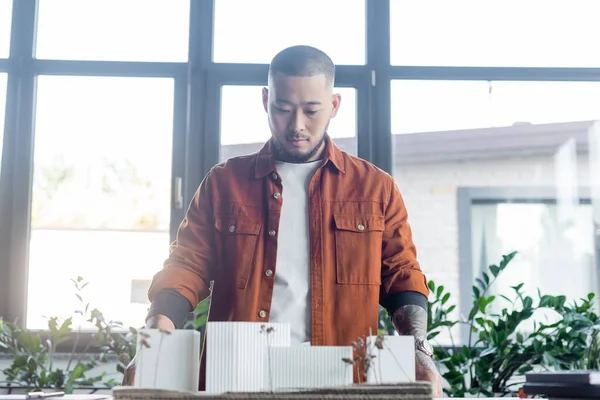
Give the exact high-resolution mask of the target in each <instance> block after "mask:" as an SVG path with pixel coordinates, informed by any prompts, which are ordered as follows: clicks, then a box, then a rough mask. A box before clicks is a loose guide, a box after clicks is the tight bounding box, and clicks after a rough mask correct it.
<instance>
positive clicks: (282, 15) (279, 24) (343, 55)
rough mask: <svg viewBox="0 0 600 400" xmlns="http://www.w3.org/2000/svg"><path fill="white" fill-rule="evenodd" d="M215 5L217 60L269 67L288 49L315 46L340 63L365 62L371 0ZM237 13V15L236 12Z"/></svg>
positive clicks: (230, 0) (241, 0) (222, 1)
mask: <svg viewBox="0 0 600 400" xmlns="http://www.w3.org/2000/svg"><path fill="white" fill-rule="evenodd" d="M341 7H342V5H341V3H340V2H339V1H336V0H305V1H303V2H302V3H299V2H295V1H292V0H254V1H247V0H219V1H215V20H214V21H215V26H214V53H213V60H214V61H215V62H229V63H258V64H268V63H270V62H271V59H272V58H273V56H275V54H277V52H279V51H280V50H283V49H284V48H286V47H288V46H293V45H299V44H303V45H310V46H314V47H318V48H319V49H321V50H323V51H324V52H326V53H327V54H328V55H329V56H330V57H331V58H332V59H333V62H334V63H335V64H337V65H341V64H364V63H365V0H345V1H344V2H343V10H342V9H341ZM233 10H235V12H233Z"/></svg>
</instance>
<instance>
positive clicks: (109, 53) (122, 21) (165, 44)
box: [36, 0, 190, 62]
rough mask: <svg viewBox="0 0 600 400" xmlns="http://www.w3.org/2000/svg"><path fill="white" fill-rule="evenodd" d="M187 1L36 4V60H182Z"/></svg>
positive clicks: (54, 0)
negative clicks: (37, 7)
mask: <svg viewBox="0 0 600 400" xmlns="http://www.w3.org/2000/svg"><path fill="white" fill-rule="evenodd" d="M189 13H190V2H189V0H127V1H119V0H88V1H80V0H58V1H57V0H40V2H39V14H38V15H39V17H38V30H37V32H38V33H37V53H36V55H37V57H38V58H43V59H58V60H68V59H72V60H107V61H171V62H175V61H187V59H188V56H187V54H188V35H189V32H188V27H189Z"/></svg>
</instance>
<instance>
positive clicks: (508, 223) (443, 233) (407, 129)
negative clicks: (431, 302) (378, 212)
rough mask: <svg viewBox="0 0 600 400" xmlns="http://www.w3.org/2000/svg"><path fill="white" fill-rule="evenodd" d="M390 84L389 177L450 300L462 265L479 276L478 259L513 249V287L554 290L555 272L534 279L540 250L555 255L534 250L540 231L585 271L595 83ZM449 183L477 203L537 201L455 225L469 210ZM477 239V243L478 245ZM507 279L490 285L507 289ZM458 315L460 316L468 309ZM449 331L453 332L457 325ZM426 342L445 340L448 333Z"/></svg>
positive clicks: (423, 257)
mask: <svg viewBox="0 0 600 400" xmlns="http://www.w3.org/2000/svg"><path fill="white" fill-rule="evenodd" d="M391 90H392V95H391V109H392V121H391V122H392V131H393V136H392V139H393V154H394V157H393V158H394V164H393V176H394V178H395V179H396V181H397V182H398V185H399V187H400V190H401V191H402V193H403V196H404V199H405V202H406V206H407V209H408V213H409V221H410V222H411V226H412V228H413V232H414V240H415V244H416V246H417V251H418V254H419V259H420V262H421V264H422V266H423V269H424V270H425V272H426V274H427V276H428V277H429V278H430V279H431V280H433V281H434V282H435V283H443V285H444V286H445V287H446V289H448V290H449V291H450V293H451V296H452V302H453V304H457V305H460V302H461V298H463V299H465V298H467V299H470V296H471V295H472V294H471V293H470V292H466V293H465V292H460V282H461V274H464V273H469V274H470V273H471V272H470V271H471V270H472V271H473V273H474V274H475V276H477V275H478V274H479V271H481V266H482V265H485V264H487V263H490V264H496V263H498V262H499V261H500V257H501V255H502V254H506V253H508V252H512V251H518V252H519V254H518V255H517V257H516V258H515V260H514V263H513V264H512V265H510V267H509V270H510V271H511V272H507V274H506V275H505V276H506V279H507V280H508V281H510V284H511V285H512V284H514V283H515V282H513V281H511V279H513V278H515V279H518V278H519V277H520V279H523V280H526V288H527V290H528V294H529V295H531V296H532V297H533V298H537V286H539V288H540V290H542V291H543V292H546V293H554V294H556V293H555V292H553V291H555V290H558V288H560V282H559V281H558V280H557V279H558V278H557V277H558V276H559V275H556V274H546V276H545V277H544V279H543V280H538V281H536V280H534V278H532V277H537V276H539V275H541V274H544V271H545V269H546V268H547V267H548V262H547V261H546V257H551V254H554V253H552V252H548V251H546V250H544V249H546V248H547V247H549V246H551V244H550V243H551V242H550V240H554V245H555V246H556V248H560V249H561V251H562V252H564V254H563V255H561V257H560V260H563V258H564V257H570V259H571V260H572V262H570V263H567V264H568V265H569V266H570V268H571V266H572V267H573V268H575V269H576V270H577V271H576V272H575V274H577V278H576V279H577V280H578V281H577V282H579V280H584V279H589V278H585V277H587V276H588V275H589V274H590V264H589V263H590V262H592V261H591V260H592V259H591V258H590V259H588V258H589V257H590V255H591V256H593V255H594V253H595V251H594V250H593V246H592V245H591V243H592V239H593V236H592V233H593V229H592V228H591V225H590V224H591V207H590V206H589V205H587V203H589V201H590V198H589V194H585V193H588V192H589V191H588V192H586V190H587V189H589V188H590V187H591V186H593V184H594V182H598V181H599V180H598V179H600V175H598V172H600V169H598V168H596V171H597V172H595V173H593V172H592V159H591V158H592V157H591V156H590V155H589V151H588V149H589V148H590V146H589V142H590V140H591V137H592V136H591V135H592V134H591V132H592V131H593V127H594V121H595V120H599V119H600V108H598V104H600V82H511V81H492V82H486V81H412V80H411V81H393V82H392V86H391ZM579 188H582V189H581V191H580V190H579ZM459 189H469V190H471V193H475V192H477V193H487V194H488V197H486V198H483V199H481V201H482V202H485V203H486V206H487V205H488V204H489V203H490V201H491V200H493V201H494V202H496V203H515V202H517V203H518V202H520V201H521V200H520V197H519V196H524V195H525V194H527V193H529V196H530V197H531V196H533V197H535V199H534V200H535V201H537V202H538V203H536V204H533V205H527V204H525V205H522V206H521V205H518V204H501V205H494V206H492V205H489V207H490V208H491V209H492V211H493V214H490V215H491V217H489V218H488V217H486V218H484V219H481V223H480V224H479V225H478V226H476V227H470V226H465V218H468V217H465V216H464V215H463V214H459V209H461V210H462V209H463V208H460V207H457V201H458V200H459V194H460V193H463V192H462V191H461V192H459ZM524 193H525V194H524ZM536 196H537V197H536ZM490 199H491V200H490ZM542 200H544V201H545V202H546V203H553V204H554V205H548V204H542ZM521 202H522V201H521ZM581 202H584V203H586V204H584V205H580V203H581ZM473 207H474V208H473V210H475V206H473ZM477 207H483V205H481V206H480V205H479V204H477ZM471 217H472V218H475V216H474V215H473V216H471ZM517 222H518V224H517ZM466 233H468V235H467V234H466ZM469 237H471V238H473V240H474V242H473V243H471V242H468V243H467V245H468V246H469V247H468V248H469V249H471V250H472V251H473V252H474V253H473V257H472V265H464V263H463V261H461V258H460V257H459V248H461V246H465V242H464V241H465V240H469ZM475 237H478V238H479V239H477V240H475ZM565 237H566V238H567V239H568V240H567V239H565ZM481 243H486V244H487V245H486V247H485V250H481V248H482V247H481V246H482V244H481ZM557 243H560V246H559V245H558V244H557ZM492 244H494V245H492ZM475 252H479V253H478V254H475ZM481 252H483V253H484V255H485V257H483V258H484V261H482V257H481ZM597 256H598V255H597ZM563 265H564V264H563ZM507 271H508V270H507ZM536 279H537V278H536ZM508 281H507V282H508ZM587 282H588V283H590V284H597V283H598V282H599V281H598V279H596V280H594V281H591V280H588V281H587ZM503 285H504V284H503ZM506 285H508V283H507V284H506ZM506 285H504V286H502V288H499V289H498V290H499V291H500V292H499V294H502V295H507V296H508V295H511V293H505V292H506ZM536 285H537V286H536ZM534 287H535V290H533V288H534ZM588 289H589V287H588V286H583V285H579V284H573V285H571V286H570V289H569V290H567V289H565V290H563V293H562V294H564V295H567V296H583V295H586V294H587V291H588ZM598 289H599V288H598V287H596V288H595V290H598ZM465 296H466V297H465ZM456 312H457V313H459V312H462V313H463V314H464V315H468V312H469V310H460V308H459V307H458V308H457V311H456ZM457 315H458V314H456V316H457ZM453 333H454V338H455V339H457V338H460V337H461V336H460V334H459V328H456V331H454V332H453ZM436 339H437V340H438V342H440V343H442V344H450V336H449V335H440V336H438V337H437V338H436Z"/></svg>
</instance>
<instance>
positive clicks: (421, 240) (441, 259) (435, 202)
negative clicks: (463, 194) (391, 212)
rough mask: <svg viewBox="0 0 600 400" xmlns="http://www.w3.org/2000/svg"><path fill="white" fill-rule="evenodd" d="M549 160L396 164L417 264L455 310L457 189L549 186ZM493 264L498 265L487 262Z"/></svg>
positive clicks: (583, 175) (582, 169) (584, 177)
mask: <svg viewBox="0 0 600 400" xmlns="http://www.w3.org/2000/svg"><path fill="white" fill-rule="evenodd" d="M554 168H555V166H554V159H553V156H552V155H547V156H543V155H540V156H520V157H502V158H493V159H489V158H488V159H480V160H470V161H445V162H431V163H414V164H407V165H397V166H396V168H395V169H394V178H395V179H396V181H397V182H398V186H399V188H400V191H401V192H402V194H403V197H404V200H405V203H406V206H407V209H408V215H409V222H410V224H411V227H412V230H413V235H414V241H415V244H416V246H417V252H418V259H419V261H420V263H421V266H422V268H423V270H424V272H425V274H426V275H427V277H428V279H431V280H433V281H435V283H436V284H437V285H439V284H443V285H444V286H445V287H446V288H447V289H448V290H449V291H450V292H451V294H452V297H451V299H453V302H454V304H456V305H457V307H458V306H459V303H460V300H459V273H460V271H459V259H458V248H459V237H458V210H457V188H458V187H515V186H516V187H532V186H533V187H535V186H545V187H548V186H550V187H552V186H555V172H554ZM578 174H579V185H580V186H589V184H590V182H589V165H588V161H587V157H586V156H581V155H580V156H578ZM490 261H491V262H494V263H495V262H497V261H499V260H490Z"/></svg>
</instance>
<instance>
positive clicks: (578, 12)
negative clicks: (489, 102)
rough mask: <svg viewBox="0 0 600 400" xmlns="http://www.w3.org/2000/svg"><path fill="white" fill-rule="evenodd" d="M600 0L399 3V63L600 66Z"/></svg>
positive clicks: (393, 6) (395, 37)
mask: <svg viewBox="0 0 600 400" xmlns="http://www.w3.org/2000/svg"><path fill="white" fill-rule="evenodd" d="M599 13H600V3H599V2H598V1H596V0H576V1H567V0H561V1H545V0H528V1H519V0H502V1H499V0H495V1H478V0H454V1H440V0H426V1H409V0H391V3H390V25H391V37H390V42H391V62H392V64H393V65H429V66H497V67H505V66H506V67H600V54H598V52H596V51H592V50H591V49H595V48H597V47H598V46H597V45H598V39H597V38H598V29H597V25H598V24H597V16H598V14H599Z"/></svg>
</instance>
